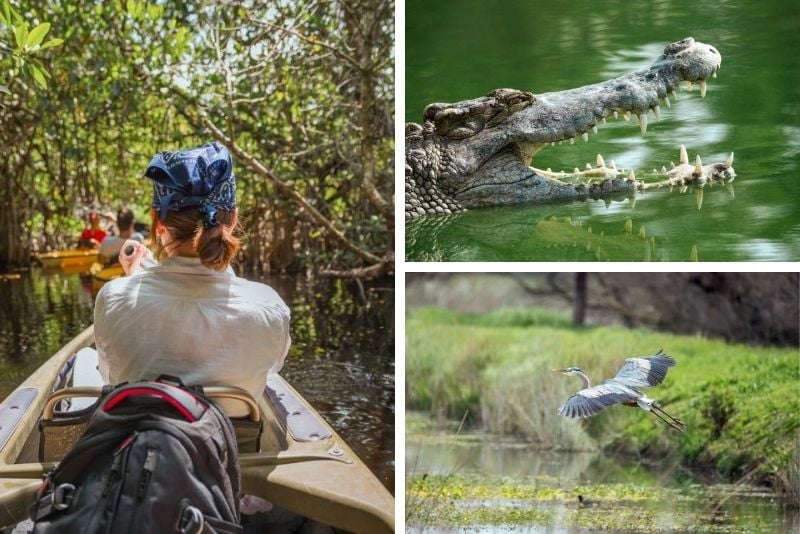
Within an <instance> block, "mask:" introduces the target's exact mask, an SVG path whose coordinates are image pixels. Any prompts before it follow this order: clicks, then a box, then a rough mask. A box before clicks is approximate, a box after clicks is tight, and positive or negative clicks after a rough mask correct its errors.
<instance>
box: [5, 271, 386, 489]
mask: <svg viewBox="0 0 800 534" xmlns="http://www.w3.org/2000/svg"><path fill="white" fill-rule="evenodd" d="M21 274H22V276H21V277H20V278H19V279H18V280H0V398H5V397H6V396H7V395H8V394H9V393H10V392H11V391H13V390H14V388H16V387H17V385H19V384H20V383H21V382H22V381H23V380H24V379H25V378H26V377H27V376H28V375H29V374H30V373H31V372H33V371H34V370H36V369H37V368H38V367H39V365H41V364H42V363H43V362H44V361H45V360H47V358H49V357H50V356H52V355H53V353H55V352H56V351H57V350H58V349H59V348H60V347H61V346H62V345H64V343H66V342H67V341H69V340H70V339H71V338H72V337H74V336H75V335H76V334H77V333H79V332H80V331H81V330H83V329H84V328H86V327H87V326H89V325H90V324H91V323H92V314H93V304H94V300H93V298H92V296H91V281H85V280H81V278H80V276H79V275H77V274H71V275H65V274H62V273H60V272H46V271H42V270H39V269H33V270H32V271H30V272H24V273H21ZM261 281H263V282H264V283H266V284H269V285H271V286H272V287H274V288H275V289H276V290H277V291H278V293H279V294H280V295H281V297H283V299H284V300H285V301H286V302H287V304H289V306H290V308H291V309H292V341H293V343H292V348H291V351H290V353H289V356H288V357H287V359H286V364H285V365H284V368H283V370H282V371H281V375H282V376H283V377H284V378H286V379H287V380H288V381H289V382H290V383H291V384H292V385H293V386H294V387H295V388H296V389H297V390H298V391H299V392H300V393H301V394H302V395H303V396H304V397H305V398H306V399H307V400H308V401H309V402H310V403H311V404H312V405H313V406H314V407H315V408H316V409H317V410H318V411H319V412H320V414H321V415H322V416H323V417H324V418H325V419H326V420H327V421H328V422H329V423H330V424H331V425H332V426H333V427H334V428H335V429H336V431H337V432H338V433H339V434H340V435H341V436H342V438H343V439H344V440H345V441H347V443H348V444H349V445H350V446H351V447H352V448H353V450H354V451H355V452H356V453H357V454H358V455H359V456H360V457H361V459H362V460H364V462H365V463H366V464H367V465H368V466H369V468H370V469H371V470H372V471H373V472H374V473H375V474H376V475H377V476H378V478H379V479H380V480H381V482H383V484H384V485H385V486H386V487H387V488H388V489H389V491H391V492H394V323H393V321H394V291H393V285H392V284H391V283H388V282H385V283H383V284H381V283H380V282H378V283H376V284H374V285H372V286H358V285H354V284H351V283H348V282H342V281H331V280H326V281H314V280H307V279H303V278H302V277H297V278H295V277H268V278H266V279H263V280H261Z"/></svg>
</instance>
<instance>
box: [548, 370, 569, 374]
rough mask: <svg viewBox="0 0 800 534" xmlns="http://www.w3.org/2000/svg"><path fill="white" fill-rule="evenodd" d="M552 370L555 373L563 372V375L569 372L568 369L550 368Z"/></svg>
mask: <svg viewBox="0 0 800 534" xmlns="http://www.w3.org/2000/svg"><path fill="white" fill-rule="evenodd" d="M550 370H551V371H553V372H554V373H561V374H562V375H565V374H567V370H566V369H550Z"/></svg>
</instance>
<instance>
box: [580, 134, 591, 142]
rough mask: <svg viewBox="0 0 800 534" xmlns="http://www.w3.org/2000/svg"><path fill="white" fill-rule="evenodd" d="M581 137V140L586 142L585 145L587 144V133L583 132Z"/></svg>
mask: <svg viewBox="0 0 800 534" xmlns="http://www.w3.org/2000/svg"><path fill="white" fill-rule="evenodd" d="M581 137H582V138H583V140H584V141H586V142H587V143H588V142H589V132H583V134H581Z"/></svg>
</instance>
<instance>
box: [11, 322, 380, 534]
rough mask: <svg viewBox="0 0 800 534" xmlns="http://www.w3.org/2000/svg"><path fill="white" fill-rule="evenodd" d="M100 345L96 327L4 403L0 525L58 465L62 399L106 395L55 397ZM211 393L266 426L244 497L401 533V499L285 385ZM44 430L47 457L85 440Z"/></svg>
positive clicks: (246, 464)
mask: <svg viewBox="0 0 800 534" xmlns="http://www.w3.org/2000/svg"><path fill="white" fill-rule="evenodd" d="M93 341H94V331H93V327H89V328H87V329H86V330H84V331H83V332H82V333H80V334H79V335H78V336H76V337H75V338H74V339H73V340H72V341H70V342H69V343H68V344H67V345H66V346H64V347H63V348H62V349H61V350H60V351H59V352H57V353H56V354H55V355H54V356H52V357H51V358H50V359H49V360H48V361H47V362H45V363H44V364H43V365H42V366H41V367H40V368H39V369H38V370H37V371H36V372H34V373H33V374H32V375H31V376H29V377H28V379H27V380H25V382H23V383H22V384H21V385H20V386H19V387H18V388H17V389H16V390H14V392H13V393H12V394H11V395H9V396H8V398H6V399H5V401H3V402H2V404H0V526H3V527H4V526H8V525H12V524H15V523H17V522H19V521H22V520H24V519H26V518H27V516H28V508H29V506H30V505H31V503H32V502H33V499H34V493H35V491H36V489H37V488H38V486H39V483H40V481H41V477H42V473H43V472H47V471H49V470H50V469H51V468H52V465H53V464H52V462H47V461H46V462H44V463H39V461H38V459H39V456H38V455H39V445H40V443H39V442H40V430H39V420H40V418H41V417H42V414H44V419H45V422H46V423H47V422H50V420H51V418H52V417H55V416H54V415H53V407H54V404H55V402H56V401H57V400H58V399H62V398H75V397H87V396H94V395H96V394H99V388H97V387H83V388H77V387H76V388H64V389H57V390H56V392H55V393H53V394H52V395H51V391H53V388H54V385H55V384H57V383H58V382H59V381H61V380H63V379H64V373H63V369H64V364H65V363H66V362H67V361H68V360H69V359H70V357H71V356H72V355H73V354H75V353H76V352H77V351H79V350H80V349H83V348H84V347H87V346H90V345H91V344H92V343H93ZM77 367H78V365H77V364H76V365H75V368H76V369H75V370H74V372H75V373H77ZM206 393H207V394H209V395H210V396H212V397H217V398H220V399H225V398H227V399H230V398H235V399H239V400H240V401H245V404H243V406H245V405H247V406H249V407H250V418H251V419H253V420H256V419H261V420H262V421H263V423H264V425H263V428H264V432H263V434H262V435H261V440H260V449H261V452H242V453H241V456H240V462H241V471H242V491H243V492H244V493H247V494H251V495H256V496H258V497H261V498H263V499H266V500H268V501H270V502H273V503H275V504H277V505H279V506H282V507H284V508H287V509H288V510H291V511H292V512H294V513H296V514H299V515H301V516H304V517H307V518H310V519H313V520H315V521H318V522H320V523H323V524H326V525H330V526H331V527H334V528H337V529H341V530H345V531H349V532H363V533H385V532H394V498H393V497H392V496H391V494H390V493H389V492H388V491H387V490H386V488H385V487H384V486H383V485H382V484H381V483H380V481H379V480H378V479H377V478H376V477H375V475H373V474H372V472H371V471H370V470H369V469H368V468H367V467H366V465H364V463H363V462H362V461H361V460H360V459H359V458H358V457H357V456H356V455H355V454H354V453H353V451H352V450H351V449H350V447H348V445H347V444H346V443H345V442H344V441H343V440H342V439H341V438H340V437H339V436H338V435H337V434H336V432H335V431H334V430H333V429H332V428H331V427H330V426H329V425H328V424H327V423H326V422H325V421H324V420H323V419H322V418H321V417H320V415H319V414H318V413H317V412H316V411H315V410H314V409H313V408H312V407H311V406H310V405H309V404H308V403H307V402H306V401H305V399H303V398H302V397H301V396H300V395H299V394H298V393H297V392H296V391H295V390H294V389H293V388H292V387H291V386H290V385H289V384H287V383H286V382H285V381H284V380H283V378H281V377H280V376H278V375H274V376H272V377H270V379H269V381H268V383H267V387H266V388H265V391H264V395H262V396H261V398H259V399H255V400H254V399H251V398H250V397H249V395H247V393H245V392H243V391H241V390H238V389H236V388H207V389H206ZM51 397H52V398H51ZM48 400H49V402H48ZM76 402H77V401H76ZM44 427H45V428H46V429H47V431H48V434H46V436H47V437H46V443H47V446H46V447H43V450H44V451H46V452H45V453H44V454H45V455H46V456H51V457H52V456H53V455H54V454H59V453H58V452H57V451H58V449H59V447H61V448H62V449H63V453H65V452H66V450H67V449H68V448H69V447H70V445H71V444H70V439H71V438H70V435H77V434H78V432H76V429H75V428H72V427H70V426H68V425H64V426H60V425H58V424H56V425H44ZM70 430H71V432H70ZM62 441H63V443H61V442H62ZM54 451H56V452H55V453H54ZM46 459H56V458H55V457H54V458H46Z"/></svg>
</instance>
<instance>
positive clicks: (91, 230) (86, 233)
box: [78, 211, 106, 248]
mask: <svg viewBox="0 0 800 534" xmlns="http://www.w3.org/2000/svg"><path fill="white" fill-rule="evenodd" d="M105 237H106V232H105V230H103V229H102V228H100V216H99V215H97V213H96V212H94V211H92V212H90V213H89V227H87V228H84V229H83V232H81V238H80V240H79V241H78V248H97V247H99V246H100V242H101V241H103V239H105Z"/></svg>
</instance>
